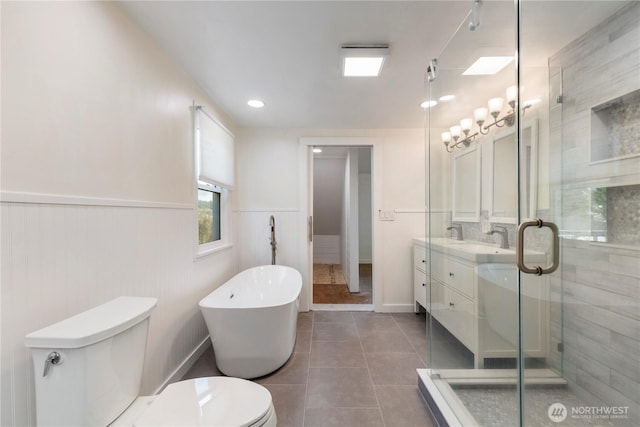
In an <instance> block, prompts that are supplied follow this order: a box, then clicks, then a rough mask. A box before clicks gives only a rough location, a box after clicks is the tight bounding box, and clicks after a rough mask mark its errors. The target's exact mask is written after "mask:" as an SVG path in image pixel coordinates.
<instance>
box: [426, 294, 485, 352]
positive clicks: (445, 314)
mask: <svg viewBox="0 0 640 427" xmlns="http://www.w3.org/2000/svg"><path fill="white" fill-rule="evenodd" d="M431 298H432V301H431V304H432V314H433V317H435V318H436V319H437V320H438V321H439V322H440V323H441V324H442V326H444V327H445V328H446V329H447V330H448V331H449V332H451V334H452V335H453V336H455V337H456V338H457V339H459V340H460V342H461V343H462V344H464V345H465V346H466V347H467V348H469V349H470V350H471V351H474V352H475V351H476V350H475V349H476V336H477V333H476V319H475V315H474V304H473V301H471V300H470V299H469V298H467V297H465V296H464V295H461V294H460V293H458V292H456V291H454V290H453V289H451V288H449V287H448V286H446V285H443V284H441V283H439V282H436V281H433V282H432V283H431Z"/></svg>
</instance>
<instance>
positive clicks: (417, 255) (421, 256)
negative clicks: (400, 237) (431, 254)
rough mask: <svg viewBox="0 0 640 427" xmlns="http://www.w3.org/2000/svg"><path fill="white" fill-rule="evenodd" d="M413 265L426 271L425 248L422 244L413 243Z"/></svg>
mask: <svg viewBox="0 0 640 427" xmlns="http://www.w3.org/2000/svg"><path fill="white" fill-rule="evenodd" d="M413 266H414V268H417V269H418V270H420V271H427V270H428V264H427V250H426V248H425V247H423V246H418V245H413Z"/></svg>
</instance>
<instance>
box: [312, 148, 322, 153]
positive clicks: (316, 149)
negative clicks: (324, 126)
mask: <svg viewBox="0 0 640 427" xmlns="http://www.w3.org/2000/svg"><path fill="white" fill-rule="evenodd" d="M313 152H314V153H322V148H318V147H316V148H314V149H313Z"/></svg>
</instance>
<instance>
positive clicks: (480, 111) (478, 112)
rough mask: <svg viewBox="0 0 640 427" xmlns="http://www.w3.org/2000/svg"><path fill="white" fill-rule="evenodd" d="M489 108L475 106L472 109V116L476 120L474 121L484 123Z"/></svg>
mask: <svg viewBox="0 0 640 427" xmlns="http://www.w3.org/2000/svg"><path fill="white" fill-rule="evenodd" d="M488 113H489V110H487V109H486V108H484V107H480V108H476V109H475V110H473V118H474V119H475V120H476V123H484V121H485V120H487V114H488Z"/></svg>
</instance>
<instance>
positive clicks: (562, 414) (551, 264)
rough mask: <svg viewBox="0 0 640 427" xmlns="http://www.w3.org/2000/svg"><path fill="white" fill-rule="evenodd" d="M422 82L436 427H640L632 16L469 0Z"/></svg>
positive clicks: (586, 6)
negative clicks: (428, 104)
mask: <svg viewBox="0 0 640 427" xmlns="http://www.w3.org/2000/svg"><path fill="white" fill-rule="evenodd" d="M469 9H470V10H469V13H468V15H466V16H464V17H461V20H460V22H461V24H460V26H459V28H458V29H457V30H455V31H452V36H451V38H450V40H449V42H448V44H447V46H446V47H445V49H444V50H443V51H442V52H441V53H440V55H439V56H438V57H436V58H434V59H433V60H432V61H431V62H430V65H429V68H428V70H427V72H426V78H425V92H426V94H427V97H428V99H430V100H433V101H436V102H437V105H434V106H432V107H431V108H429V109H428V110H427V113H426V114H427V121H426V122H427V125H426V131H425V143H426V148H427V150H426V152H427V158H426V167H427V176H428V186H427V187H428V191H427V214H426V219H425V220H426V228H425V229H426V230H428V235H427V236H426V237H425V248H426V251H425V256H424V264H425V266H426V267H425V268H424V270H425V278H424V283H425V285H426V286H425V292H426V298H425V299H424V301H426V303H425V307H424V309H425V311H426V312H427V316H426V319H427V338H428V347H427V353H428V354H427V360H428V367H429V368H428V369H425V370H419V387H420V390H421V392H422V393H423V395H424V396H425V398H426V400H427V402H428V403H429V405H430V406H431V408H432V411H433V412H434V414H435V415H436V418H438V420H439V422H440V423H441V424H442V425H463V426H476V425H482V426H547V425H556V424H557V425H567V426H585V425H593V426H600V425H605V426H635V425H640V137H639V136H638V135H639V134H640V2H637V1H631V2H615V1H606V2H605V1H553V2H551V1H549V2H546V1H533V0H531V1H528V0H520V1H518V0H516V1H492V2H488V1H487V2H483V1H478V0H476V1H470V2H469Z"/></svg>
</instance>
